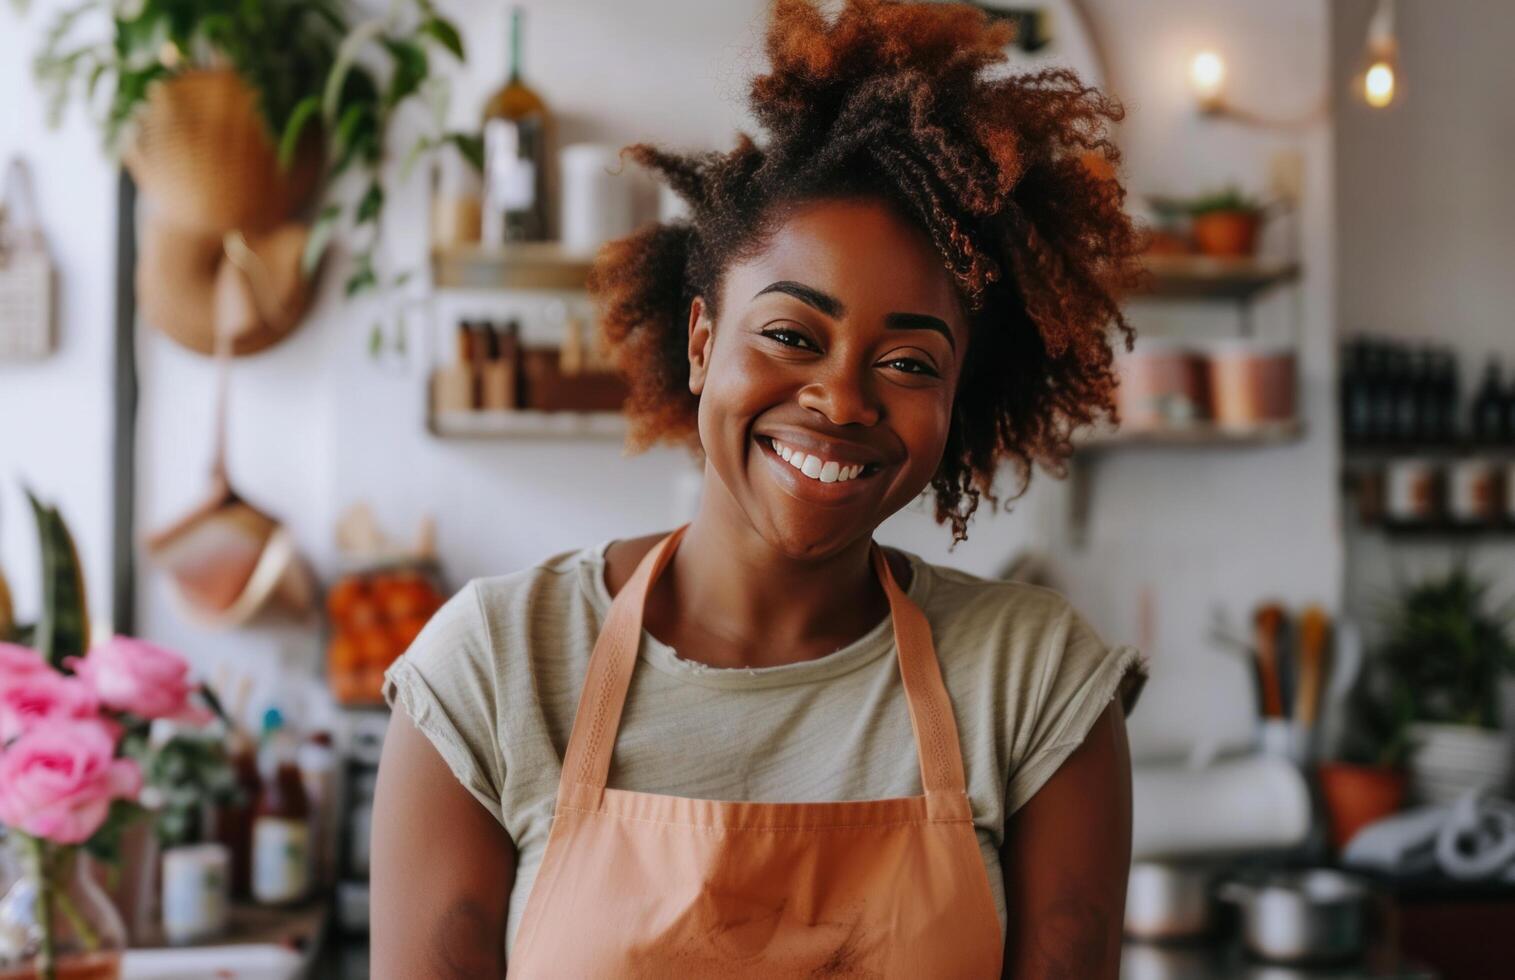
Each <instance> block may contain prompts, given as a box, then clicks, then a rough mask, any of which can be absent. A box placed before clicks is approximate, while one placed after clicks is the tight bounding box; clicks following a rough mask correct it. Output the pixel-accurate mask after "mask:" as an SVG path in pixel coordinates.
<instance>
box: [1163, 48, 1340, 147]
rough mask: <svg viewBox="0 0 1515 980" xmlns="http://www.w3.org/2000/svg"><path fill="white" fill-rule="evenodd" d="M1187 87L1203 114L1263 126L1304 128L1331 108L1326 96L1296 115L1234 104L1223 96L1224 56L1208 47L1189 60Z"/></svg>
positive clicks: (1224, 93) (1321, 117) (1246, 124)
mask: <svg viewBox="0 0 1515 980" xmlns="http://www.w3.org/2000/svg"><path fill="white" fill-rule="evenodd" d="M1189 91H1190V92H1192V93H1193V94H1194V102H1195V105H1196V106H1197V107H1198V109H1199V111H1200V113H1201V114H1202V115H1205V116H1209V117H1213V118H1217V119H1227V120H1230V121H1231V122H1236V123H1241V124H1242V125H1244V126H1256V127H1260V128H1263V129H1303V128H1305V127H1307V126H1310V125H1313V124H1314V123H1316V122H1318V121H1320V120H1321V119H1324V118H1326V117H1327V116H1328V115H1329V112H1330V107H1329V106H1328V105H1327V104H1326V101H1325V100H1322V101H1321V104H1320V105H1319V106H1318V107H1316V108H1315V109H1313V110H1311V111H1309V112H1307V113H1304V114H1301V115H1299V116H1295V117H1274V116H1264V115H1260V114H1258V113H1255V112H1251V111H1249V110H1247V109H1243V108H1241V107H1240V106H1236V105H1233V104H1232V103H1231V102H1230V101H1228V100H1227V99H1226V60H1225V59H1224V58H1222V57H1221V56H1220V54H1219V53H1218V52H1216V51H1213V50H1210V49H1208V48H1207V49H1205V50H1203V51H1200V52H1199V53H1198V54H1196V55H1195V56H1194V57H1193V58H1191V59H1190V60H1189Z"/></svg>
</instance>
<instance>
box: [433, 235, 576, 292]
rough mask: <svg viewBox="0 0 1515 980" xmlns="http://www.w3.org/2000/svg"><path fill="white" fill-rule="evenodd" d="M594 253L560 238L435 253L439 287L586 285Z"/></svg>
mask: <svg viewBox="0 0 1515 980" xmlns="http://www.w3.org/2000/svg"><path fill="white" fill-rule="evenodd" d="M593 262H594V256H593V255H591V254H584V253H580V252H567V251H564V250H563V247H562V246H561V245H559V244H558V243H557V242H514V243H511V244H507V245H505V246H503V247H500V248H485V247H483V246H480V245H463V246H457V247H454V248H445V249H439V250H437V251H435V252H433V253H432V256H431V274H432V281H433V282H434V283H435V284H436V286H437V288H439V289H561V290H573V289H583V288H584V283H585V280H587V279H588V278H589V267H590V265H592V264H593Z"/></svg>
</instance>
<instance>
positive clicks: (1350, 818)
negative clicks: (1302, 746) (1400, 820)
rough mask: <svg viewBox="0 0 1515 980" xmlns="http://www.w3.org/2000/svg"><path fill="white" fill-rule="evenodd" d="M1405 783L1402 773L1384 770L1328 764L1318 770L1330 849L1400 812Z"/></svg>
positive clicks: (1377, 767) (1344, 763) (1339, 846)
mask: <svg viewBox="0 0 1515 980" xmlns="http://www.w3.org/2000/svg"><path fill="white" fill-rule="evenodd" d="M1406 783H1407V780H1406V776H1405V774H1404V772H1403V771H1401V770H1398V769H1389V768H1386V767H1383V766H1357V765H1352V764H1350V763H1346V762H1327V763H1323V764H1322V765H1321V767H1320V789H1321V793H1322V794H1323V795H1324V796H1325V800H1326V810H1327V813H1328V814H1329V816H1330V822H1331V846H1332V847H1334V848H1336V849H1337V850H1338V851H1339V850H1341V849H1342V848H1343V847H1345V846H1346V845H1347V842H1348V841H1350V840H1351V839H1352V838H1353V836H1354V835H1356V833H1357V832H1358V831H1359V830H1361V829H1362V828H1364V827H1366V826H1367V825H1368V824H1371V823H1374V822H1376V821H1378V820H1381V819H1383V818H1384V817H1387V816H1389V815H1390V814H1393V813H1395V812H1397V811H1398V810H1399V807H1400V804H1401V803H1403V802H1404V798H1405V786H1406Z"/></svg>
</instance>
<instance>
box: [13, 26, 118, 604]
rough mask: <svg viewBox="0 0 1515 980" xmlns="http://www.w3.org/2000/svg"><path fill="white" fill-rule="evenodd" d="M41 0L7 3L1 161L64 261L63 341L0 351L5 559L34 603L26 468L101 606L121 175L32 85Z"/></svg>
mask: <svg viewBox="0 0 1515 980" xmlns="http://www.w3.org/2000/svg"><path fill="white" fill-rule="evenodd" d="M42 26H43V25H42V23H41V18H40V17H38V16H37V12H34V13H33V15H32V16H31V17H29V18H27V19H25V20H21V19H19V18H18V15H17V14H16V12H15V10H14V9H13V7H12V6H11V5H9V4H7V5H5V6H4V7H3V8H0V167H3V165H4V164H5V162H6V161H7V160H9V159H11V158H12V157H14V156H16V155H21V156H23V157H24V158H25V159H26V160H27V161H28V163H29V164H30V166H31V169H32V176H33V183H34V186H35V188H36V191H37V197H38V198H39V200H38V202H37V203H38V206H39V209H40V211H41V217H42V221H43V225H44V227H45V229H46V231H47V233H48V237H49V242H50V246H51V252H52V256H53V259H54V261H55V263H56V265H57V267H58V289H57V299H58V324H59V336H60V340H61V345H60V349H59V351H58V353H57V354H56V355H54V356H53V357H52V358H50V359H48V360H45V361H41V362H7V361H3V360H0V568H3V569H4V570H5V574H6V576H7V578H9V579H10V581H11V584H12V586H13V587H14V589H15V591H16V593H17V595H16V600H17V604H18V606H19V607H20V609H19V612H20V613H21V615H22V616H23V618H26V619H30V618H31V617H32V616H34V615H35V613H36V608H37V603H38V602H39V599H40V596H39V594H38V581H37V578H38V571H39V569H38V558H37V545H36V536H35V534H34V533H33V530H32V528H33V524H32V516H31V511H30V508H29V507H28V506H27V503H26V498H25V496H24V495H23V494H22V491H21V484H22V481H23V480H24V481H25V482H26V484H27V485H29V486H30V487H31V488H32V489H33V490H34V491H35V492H36V493H37V494H38V496H40V497H42V498H43V499H44V500H48V501H51V502H53V503H56V504H57V505H58V506H59V507H60V508H61V509H62V510H63V513H64V515H65V517H66V518H67V519H68V521H69V523H70V524H71V526H72V527H73V530H74V534H75V535H76V537H77V538H78V539H79V543H80V546H81V548H83V549H84V550H85V551H86V553H87V555H88V559H87V561H86V569H85V571H86V583H85V585H86V589H87V591H88V593H89V596H90V605H91V609H92V611H93V614H94V616H95V618H97V619H99V618H103V617H105V616H107V615H108V614H109V611H110V599H111V597H110V520H111V510H110V500H111V484H110V466H111V457H110V454H111V425H112V420H111V381H112V374H111V365H112V345H113V339H112V338H113V336H114V331H115V294H114V291H113V289H114V286H113V276H114V275H115V241H116V177H115V173H114V171H112V170H111V169H110V168H109V167H107V166H106V165H105V164H104V163H103V162H102V160H101V157H100V140H99V137H98V136H97V135H96V133H95V130H94V129H93V127H91V126H90V125H88V124H87V122H86V121H85V120H84V119H83V118H81V117H80V116H79V115H77V114H75V115H70V116H69V117H68V119H67V120H66V122H65V124H64V126H63V127H62V128H61V129H58V130H51V129H49V128H48V127H47V125H46V122H45V119H44V111H43V105H42V102H41V100H40V99H37V98H34V97H33V96H32V81H31V58H32V52H33V51H35V50H36V48H37V46H38V44H39V43H40V39H41V34H42Z"/></svg>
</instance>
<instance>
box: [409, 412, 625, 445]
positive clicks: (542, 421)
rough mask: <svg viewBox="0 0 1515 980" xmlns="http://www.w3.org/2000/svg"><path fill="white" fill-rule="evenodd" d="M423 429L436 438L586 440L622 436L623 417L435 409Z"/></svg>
mask: <svg viewBox="0 0 1515 980" xmlns="http://www.w3.org/2000/svg"><path fill="white" fill-rule="evenodd" d="M427 428H428V429H430V430H431V434H432V435H434V436H436V437H437V438H439V439H498V440H509V439H562V440H576V439H590V440H604V441H620V440H623V439H625V438H626V428H627V426H626V416H624V415H622V414H621V413H619V412H537V411H532V410H530V409H518V410H515V411H469V412H437V413H435V414H433V415H432V416H431V418H430V419H428V420H427Z"/></svg>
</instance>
